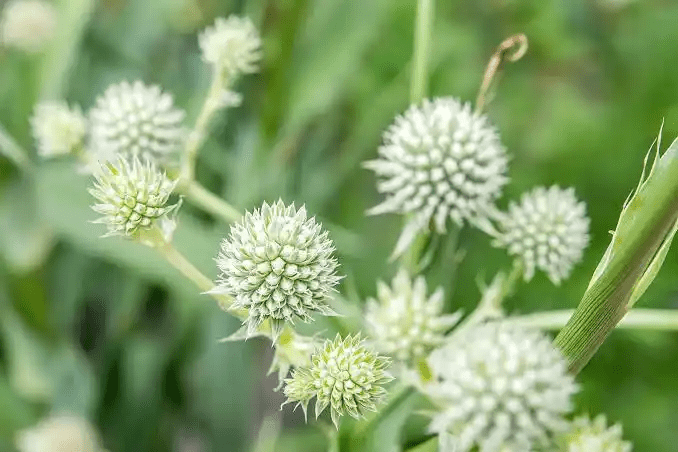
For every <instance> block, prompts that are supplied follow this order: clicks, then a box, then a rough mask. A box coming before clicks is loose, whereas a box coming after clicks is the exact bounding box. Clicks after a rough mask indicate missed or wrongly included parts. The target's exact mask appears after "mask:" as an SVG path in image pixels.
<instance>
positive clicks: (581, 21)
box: [0, 0, 678, 452]
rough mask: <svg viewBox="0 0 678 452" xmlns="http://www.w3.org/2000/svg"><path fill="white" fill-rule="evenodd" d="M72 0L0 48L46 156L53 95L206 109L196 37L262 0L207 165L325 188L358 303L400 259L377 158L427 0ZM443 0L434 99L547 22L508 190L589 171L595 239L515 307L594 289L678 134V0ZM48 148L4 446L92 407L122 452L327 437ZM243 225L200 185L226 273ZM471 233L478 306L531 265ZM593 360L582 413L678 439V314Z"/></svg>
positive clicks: (248, 178)
mask: <svg viewBox="0 0 678 452" xmlns="http://www.w3.org/2000/svg"><path fill="white" fill-rule="evenodd" d="M56 3H57V6H58V8H59V10H60V14H61V16H60V17H61V23H60V27H59V30H58V32H57V35H58V36H57V38H56V39H55V40H54V42H52V43H51V45H50V48H49V49H48V51H47V52H46V53H45V54H44V55H42V56H37V57H29V56H26V55H23V54H20V53H18V52H16V51H12V50H9V49H1V48H0V124H1V125H2V127H3V128H4V129H5V130H6V131H7V132H8V134H9V135H11V136H12V137H13V138H14V139H15V140H16V141H17V142H18V143H19V144H20V145H21V146H23V147H24V148H25V149H27V150H28V152H29V153H30V154H31V155H32V156H35V150H34V144H33V142H32V139H31V137H30V130H29V125H28V117H29V115H30V112H31V110H32V108H33V105H34V104H35V102H36V101H37V100H38V99H41V98H64V99H66V100H67V101H69V102H70V103H77V104H79V105H81V106H82V107H83V109H85V110H86V109H88V108H89V107H90V106H91V105H92V104H93V102H94V101H95V99H96V97H97V96H98V95H99V94H100V93H101V92H102V91H103V90H104V89H105V88H106V86H108V85H109V84H110V83H115V82H119V81H121V80H123V79H127V80H130V81H132V80H136V79H141V80H143V81H145V82H146V83H155V84H159V85H161V86H162V87H163V89H165V90H167V91H168V92H171V93H173V94H174V96H175V101H176V103H177V104H178V105H179V106H181V107H182V108H185V109H186V110H187V112H188V118H189V124H190V123H191V121H192V120H193V119H194V118H195V116H196V115H197V112H198V111H199V109H200V106H201V102H202V100H203V96H204V93H205V91H206V89H207V87H208V86H209V71H208V68H206V67H205V65H204V64H203V63H202V62H201V60H200V54H199V49H198V45H197V37H196V34H197V33H198V32H199V31H200V30H201V29H202V28H204V27H205V26H207V25H209V24H211V23H212V22H213V20H214V18H215V17H218V16H225V15H228V14H230V13H237V14H242V15H246V16H248V17H250V18H251V19H252V20H253V21H254V23H255V24H256V25H257V27H258V28H259V29H260V30H261V32H262V35H263V50H264V52H263V53H264V60H263V62H262V70H261V72H260V73H258V74H255V75H252V76H247V77H245V78H244V79H243V80H242V81H241V82H240V83H239V84H238V85H237V89H238V90H239V91H241V92H242V93H243V94H244V102H243V105H242V106H241V107H239V108H235V109H232V110H229V111H228V112H227V113H226V114H224V115H220V116H219V118H218V119H217V120H216V121H215V122H214V129H213V134H212V136H211V137H210V139H209V140H208V141H207V143H206V145H205V147H204V148H203V150H202V152H201V155H200V159H199V164H198V178H199V180H200V181H201V182H202V183H203V184H204V185H206V186H207V187H209V188H210V189H211V190H213V191H214V192H216V193H218V194H220V195H222V196H223V197H224V198H225V199H227V200H229V202H232V203H233V204H234V205H235V206H237V207H238V208H240V209H251V208H253V207H255V206H257V205H258V204H260V203H261V201H263V200H268V201H275V200H276V199H278V198H279V197H280V198H282V199H283V200H285V201H287V202H290V201H296V202H297V203H299V204H301V203H305V204H306V206H307V208H308V209H309V211H310V212H312V213H314V214H317V215H318V217H319V218H320V219H321V220H322V221H324V222H326V223H327V224H328V227H329V229H330V231H331V233H332V237H333V238H334V240H335V242H336V245H337V250H338V254H339V259H340V262H341V264H342V267H341V272H342V273H343V274H345V275H347V278H346V279H345V280H344V282H343V284H342V292H344V293H347V294H349V296H348V298H349V300H350V301H351V303H360V302H361V300H363V299H364V298H365V297H367V296H370V295H371V294H373V292H374V286H375V282H376V280H377V279H379V278H382V279H385V278H390V277H391V276H392V275H393V274H394V273H395V271H396V268H395V266H394V265H392V264H389V263H388V262H387V257H388V255H389V253H390V251H391V249H392V247H393V245H394V243H395V239H396V237H397V235H398V233H399V227H400V221H401V220H400V219H399V218H398V217H396V216H380V217H365V216H364V211H365V210H366V209H367V208H368V207H370V206H373V205H375V204H376V203H377V202H378V201H379V199H380V198H379V196H378V195H377V193H376V191H375V188H374V179H373V176H372V174H371V173H370V172H368V171H365V170H363V169H361V167H360V162H361V161H363V160H366V159H368V158H371V157H373V156H374V155H375V153H376V148H377V146H378V145H379V142H380V134H381V132H382V131H383V129H384V128H385V127H386V126H387V125H388V124H389V123H390V122H391V121H392V119H393V118H394V116H395V115H396V114H398V113H399V112H402V111H403V110H404V109H405V108H406V107H407V105H408V95H409V71H410V60H411V54H412V35H413V22H414V13H415V9H416V3H415V2H414V1H412V0H407V1H405V0H402V1H397V0H365V1H353V0H315V1H313V0H298V1H293V0H270V1H264V0H253V1H244V0H243V1H218V0H101V1H98V2H97V1H94V0H60V2H56ZM437 3H438V4H437V7H436V10H435V26H434V29H433V30H432V34H433V43H432V53H431V64H430V90H429V91H430V92H429V94H430V95H431V96H446V95H453V96H456V97H459V98H461V99H463V100H468V101H472V100H473V99H474V98H475V95H476V92H477V89H478V86H479V83H480V78H481V76H482V73H483V70H484V66H485V64H486V62H487V60H488V58H489V57H490V55H491V54H492V52H493V50H494V48H495V47H496V46H497V45H498V44H499V42H501V40H502V39H504V38H505V37H507V36H509V35H511V34H513V33H517V32H523V33H525V34H526V35H527V37H528V39H529V41H530V48H529V50H528V53H527V55H526V56H525V57H524V58H523V59H522V60H520V61H519V62H517V63H515V64H511V65H509V66H508V67H506V70H505V71H504V74H503V77H502V78H501V81H500V85H499V88H498V90H497V93H496V98H495V100H494V101H493V102H492V103H491V104H490V105H489V107H488V109H487V110H488V113H489V115H490V117H491V118H492V120H493V121H494V122H495V124H496V125H497V126H498V128H499V129H500V131H501V135H502V141H503V142H504V144H505V145H506V147H507V149H508V151H509V153H510V154H511V156H512V158H511V165H510V177H511V183H510V185H509V186H508V187H507V190H506V192H505V196H504V197H503V198H502V200H501V202H500V204H501V205H502V206H505V205H506V204H507V202H508V200H509V199H516V198H517V197H518V196H519V195H520V193H521V192H523V191H525V190H527V189H529V188H531V187H533V186H535V185H550V184H560V185H561V186H573V187H575V190H576V193H577V195H578V197H579V198H580V199H582V200H584V201H586V203H587V205H588V212H589V215H590V217H591V237H592V242H591V246H590V247H589V249H588V250H587V253H586V256H585V259H584V261H583V263H582V264H580V265H579V266H578V267H577V268H576V269H575V271H574V274H573V275H572V277H571V278H570V279H569V280H568V281H566V282H565V283H564V284H563V285H562V286H560V287H554V286H553V285H552V284H550V283H549V282H548V280H547V279H546V277H544V276H543V275H542V274H539V275H538V276H537V277H536V278H535V279H534V280H533V281H532V282H531V283H529V284H526V285H522V286H521V287H520V288H519V290H518V292H517V293H516V295H515V296H514V297H513V298H512V299H510V300H509V301H508V302H507V306H506V307H507V310H508V312H510V313H527V312H534V311H539V310H545V309H555V308H571V307H574V306H576V304H577V302H578V300H579V299H580V297H581V295H582V294H583V292H584V289H585V287H586V285H587V282H588V279H589V277H590V275H591V273H592V271H593V269H594V268H595V265H596V264H597V261H598V259H599V258H600V256H601V255H602V253H603V251H604V249H605V247H606V246H607V244H608V241H609V234H608V231H609V230H610V229H613V228H614V226H615V223H616V219H617V216H618V214H619V211H620V208H621V205H622V203H623V201H624V199H625V198H626V196H627V195H628V194H629V193H630V191H631V190H632V189H633V188H634V187H635V185H636V183H637V180H638V178H639V176H640V171H641V167H642V159H643V157H644V155H645V153H646V151H647V149H648V148H649V147H650V145H651V143H652V141H653V139H654V138H655V137H656V135H657V133H658V131H659V127H660V125H661V123H662V120H664V121H665V125H664V143H665V145H667V144H668V143H670V142H671V141H672V140H673V138H674V137H675V136H676V135H677V134H678V51H677V49H678V27H677V26H676V24H678V3H676V2H673V1H668V0H664V1H660V0H652V1H633V0H626V1H624V0H617V1H614V0H595V1H594V0H591V1H586V0H570V1H545V0H534V1H518V0H514V1H512V0H477V1H439V2H437ZM0 5H2V2H0ZM34 160H35V161H36V169H35V171H33V172H23V171H21V170H19V169H18V168H17V167H16V166H14V165H13V164H12V163H11V161H10V160H7V159H5V158H3V157H1V156H0V450H8V451H11V450H13V449H12V447H13V446H12V443H13V438H14V435H15V433H16V431H17V430H18V429H21V428H25V427H27V426H30V425H32V424H34V423H35V422H36V421H37V419H39V418H40V417H41V416H42V415H44V414H45V413H47V412H49V411H51V410H66V411H70V412H74V413H78V414H82V415H84V416H86V417H88V418H90V419H92V421H93V422H94V423H95V424H96V425H97V426H98V428H99V429H100V430H101V432H102V435H103V438H104V442H105V445H106V447H107V448H108V449H109V450H110V451H111V452H118V451H120V452H124V451H130V452H133V451H134V452H141V451H189V450H190V451H219V452H220V451H244V450H252V448H253V447H254V444H255V442H256V438H257V436H258V435H259V431H260V428H261V425H262V421H263V419H266V418H268V417H269V416H282V422H283V426H284V428H283V430H282V432H281V433H280V437H279V439H278V441H277V443H276V444H275V446H273V445H272V444H270V443H269V444H266V442H265V441H264V442H263V443H261V444H260V445H261V446H262V448H261V449H259V450H261V451H264V450H276V451H281V452H282V451H294V452H304V451H309V452H316V451H319V450H324V447H325V446H324V443H323V438H322V432H321V430H320V429H318V428H317V427H315V426H314V425H313V423H311V424H309V425H308V426H305V425H304V424H303V416H302V414H301V413H300V412H299V411H297V412H292V410H291V409H290V408H289V407H287V408H286V409H285V410H284V411H283V412H282V413H280V412H279V411H278V407H279V404H280V402H281V401H282V397H281V395H280V394H279V393H275V392H273V391H272V389H273V387H274V386H275V384H276V380H275V377H274V376H271V377H266V370H267V369H268V366H269V363H270V359H271V349H270V344H269V343H267V342H265V341H261V340H256V339H255V340H250V341H248V342H246V343H228V344H220V343H217V339H219V338H222V337H224V336H227V335H229V334H230V333H232V332H233V331H235V330H236V329H237V327H238V324H237V321H235V320H233V319H232V318H229V317H228V316H227V315H226V314H224V313H222V312H221V311H220V310H219V309H218V308H217V307H216V306H214V303H213V302H212V301H211V299H209V298H208V297H207V296H204V295H199V294H198V293H197V290H196V289H195V288H194V287H193V286H191V284H190V283H188V282H186V281H184V280H183V279H182V278H181V277H180V275H179V274H178V273H177V272H176V271H175V270H174V269H172V268H170V267H169V266H168V265H166V264H165V263H164V262H163V261H162V260H161V259H160V258H158V257H157V256H156V255H154V254H153V252H152V251H151V250H148V249H144V248H143V247H141V246H138V245H135V244H133V243H130V242H125V241H124V240H122V239H118V238H108V239H100V238H99V235H101V234H103V232H104V231H103V230H102V227H101V226H100V225H92V224H89V223H88V221H89V220H93V219H95V218H96V214H94V212H92V211H91V210H90V209H89V208H88V205H89V204H90V203H91V199H90V197H89V195H88V194H87V193H86V191H85V188H86V187H87V184H88V178H87V177H86V176H84V175H76V174H75V170H74V163H73V162H71V161H68V160H65V161H64V160H59V161H49V162H38V160H37V159H34ZM226 233H227V227H226V226H224V225H222V224H220V223H218V222H215V221H213V220H212V219H211V218H209V217H208V216H206V215H204V214H202V213H200V212H198V211H196V210H195V209H193V208H191V207H190V206H189V205H188V204H187V203H185V204H184V207H183V208H182V212H181V215H180V226H179V231H178V233H177V237H176V245H177V247H178V248H179V249H180V250H182V251H183V252H184V253H185V254H186V255H187V256H188V257H189V259H190V260H191V261H193V262H194V263H195V264H196V265H197V266H198V267H199V268H200V269H201V270H202V271H203V272H204V273H205V274H207V275H208V276H209V277H214V276H216V267H215V265H214V261H213V259H214V257H215V256H216V253H217V249H218V243H219V240H220V238H221V237H223V236H225V234H226ZM460 247H461V248H462V249H464V250H466V255H465V256H466V257H465V259H464V261H463V262H462V263H461V265H460V267H459V270H458V272H457V274H456V275H455V276H454V277H453V276H452V275H451V271H450V268H451V263H452V261H453V260H454V256H453V255H452V254H451V253H450V252H446V253H444V255H443V256H442V258H441V259H440V260H439V261H438V262H437V263H436V265H435V266H434V268H432V269H431V271H430V272H429V275H428V280H429V284H430V285H431V286H436V285H443V286H444V287H445V288H446V296H447V303H448V307H447V309H448V310H456V309H459V308H463V309H465V311H466V312H469V310H470V309H471V308H472V307H473V306H474V304H475V303H476V301H477V300H478V298H479V295H480V292H479V289H478V282H479V281H481V282H488V281H489V280H490V278H491V277H492V276H493V274H494V273H495V272H496V271H497V270H499V269H502V268H505V267H507V266H508V265H509V264H510V262H509V260H508V259H507V258H506V257H505V256H504V254H503V253H502V252H501V251H499V250H495V249H492V248H491V246H490V245H489V243H488V239H487V237H486V236H484V235H483V234H482V233H480V232H477V231H473V230H464V231H463V232H462V234H461V237H460ZM448 251H449V250H448ZM676 274H678V260H677V259H676V253H675V251H674V252H671V253H669V256H668V258H667V260H666V263H665V265H664V268H663V269H662V271H661V272H660V274H659V276H658V277H657V279H656V280H655V282H654V283H653V285H652V287H651V288H650V289H649V290H648V292H647V293H646V294H645V295H644V297H643V298H642V299H641V300H640V302H639V304H638V306H640V307H662V308H677V307H678V281H677V279H676ZM318 327H319V328H326V334H327V335H331V334H332V326H331V325H325V324H322V323H320V324H319V326H318ZM579 381H580V383H581V388H582V390H581V392H580V394H578V395H577V397H576V402H577V407H578V411H580V412H584V413H585V412H590V413H593V414H596V413H599V412H604V413H606V414H607V415H608V417H609V419H610V420H612V421H614V422H617V421H619V422H621V423H623V425H624V431H625V437H626V438H628V439H629V440H631V441H633V443H634V445H635V449H634V450H636V451H651V452H669V451H675V450H676V444H678V428H677V426H678V334H674V333H669V332H662V333H657V332H645V331H619V332H614V333H613V334H612V336H611V337H610V339H609V340H608V341H607V342H606V343H605V344H604V345H603V346H602V347H601V349H600V351H599V352H598V353H597V355H596V356H595V357H594V359H593V360H592V361H591V363H590V364H589V365H588V366H587V367H586V368H585V369H584V371H583V372H582V373H581V374H580V376H579ZM412 419H413V421H412V423H413V424H418V425H419V424H421V420H420V419H417V418H412ZM419 426H420V425H419ZM390 430H392V432H391V436H393V435H397V429H396V428H392V429H390ZM393 431H396V433H393ZM380 434H381V433H380ZM384 434H385V435H387V436H388V432H387V433H384ZM261 436H266V435H261ZM413 436H416V434H413ZM387 442H388V441H386V440H384V443H387ZM344 446H347V445H346V444H344ZM191 447H195V448H193V449H192V448H191ZM375 447H376V446H375ZM271 448H273V449H271ZM374 450H377V449H376V448H375V449H374Z"/></svg>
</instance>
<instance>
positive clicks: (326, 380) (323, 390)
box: [284, 334, 393, 428]
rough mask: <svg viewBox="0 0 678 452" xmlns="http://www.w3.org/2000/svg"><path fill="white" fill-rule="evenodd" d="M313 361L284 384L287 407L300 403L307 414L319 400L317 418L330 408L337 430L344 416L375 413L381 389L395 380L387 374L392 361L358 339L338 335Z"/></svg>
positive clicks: (361, 415)
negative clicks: (346, 414) (309, 408)
mask: <svg viewBox="0 0 678 452" xmlns="http://www.w3.org/2000/svg"><path fill="white" fill-rule="evenodd" d="M311 361H312V364H311V366H310V368H296V369H294V370H293V371H292V377H291V378H288V379H286V380H285V389H284V392H285V396H286V397H287V401H286V402H285V403H290V402H297V405H301V407H302V408H303V410H304V413H306V408H307V406H308V402H309V401H310V400H311V399H312V398H313V397H316V403H315V415H316V417H318V416H319V415H320V413H322V412H323V411H324V410H325V408H327V407H328V406H329V407H330V412H331V417H332V422H333V423H334V425H335V426H336V427H337V428H338V427H339V417H340V416H343V415H344V414H345V413H348V414H349V415H350V416H352V417H354V418H356V419H359V418H361V417H364V415H365V413H366V412H367V411H376V406H377V403H379V402H380V401H381V399H383V397H384V396H385V395H386V390H385V389H384V388H383V387H382V385H383V384H385V383H388V382H389V381H391V380H392V379H393V378H392V377H391V376H390V375H389V374H388V373H387V372H386V371H385V369H386V368H387V367H388V366H389V364H390V360H389V358H387V357H384V356H380V355H378V354H376V353H374V352H372V351H371V350H369V349H368V348H366V347H365V345H364V343H363V340H362V339H361V338H360V336H359V335H357V336H346V338H344V339H342V338H341V337H340V336H339V335H338V334H337V336H336V338H335V339H334V340H333V341H331V340H327V341H325V344H324V346H323V348H322V349H320V350H318V351H316V352H315V353H314V354H313V356H312V357H311Z"/></svg>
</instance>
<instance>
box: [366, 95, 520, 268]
mask: <svg viewBox="0 0 678 452" xmlns="http://www.w3.org/2000/svg"><path fill="white" fill-rule="evenodd" d="M378 154H379V157H378V158H377V159H376V160H372V161H368V162H365V163H364V166H365V167H366V168H368V169H371V170H373V171H374V172H375V174H376V176H377V179H378V182H377V190H378V191H379V192H381V193H384V194H385V195H386V199H385V200H384V201H383V202H382V203H381V204H379V205H377V206H376V207H373V208H372V209H370V210H369V211H368V213H369V214H372V215H376V214H382V213H399V214H404V215H407V216H408V218H409V220H408V222H407V224H406V225H405V227H404V228H403V231H402V234H401V236H400V238H399V239H398V243H397V244H396V247H395V251H394V255H395V256H397V255H400V254H402V253H403V252H404V251H405V249H407V247H408V245H409V244H410V243H411V242H412V240H414V237H415V236H416V235H417V233H418V232H420V231H423V230H427V229H428V228H429V225H431V226H433V228H434V230H435V231H436V232H438V233H444V232H445V230H446V224H447V222H448V219H451V220H452V221H453V222H454V223H455V224H457V225H458V226H461V225H463V224H464V222H466V221H475V220H477V219H484V218H486V217H487V216H488V215H489V212H491V211H492V208H493V206H494V202H495V200H496V199H497V198H498V197H499V196H500V195H501V192H502V189H503V187H504V185H505V184H506V183H507V182H508V178H507V177H506V172H507V168H508V158H507V156H506V151H505V149H504V147H503V146H502V144H501V142H500V140H499V135H498V133H497V130H496V129H495V128H494V127H493V126H492V125H490V122H489V119H488V118H487V116H485V115H482V114H479V113H476V112H474V111H473V110H472V108H471V105H470V104H463V103H461V102H460V101H459V100H457V99H455V98H452V97H444V98H438V99H434V100H431V101H429V100H425V101H424V102H423V103H422V104H421V105H413V106H411V107H410V108H409V109H408V110H407V111H406V112H405V113H404V114H403V115H402V116H398V117H397V118H396V120H395V122H394V123H393V124H392V125H391V126H390V127H389V128H388V130H387V131H386V132H385V133H384V137H383V144H382V145H381V146H380V147H379V150H378Z"/></svg>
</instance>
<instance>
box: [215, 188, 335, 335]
mask: <svg viewBox="0 0 678 452" xmlns="http://www.w3.org/2000/svg"><path fill="white" fill-rule="evenodd" d="M333 254H334V245H333V244H332V240H330V238H329V236H328V234H327V232H326V231H323V230H322V227H321V225H320V224H318V223H316V221H315V218H313V217H310V218H309V217H307V215H306V208H305V207H301V208H299V209H297V208H295V207H294V204H292V205H289V206H285V204H284V203H283V202H282V201H278V202H276V203H274V204H272V205H269V204H267V203H264V204H263V206H262V207H261V209H256V210H254V212H252V213H250V212H247V213H246V214H245V216H244V217H243V219H242V220H241V221H240V222H239V223H236V224H233V225H232V226H231V232H230V235H229V237H228V238H227V239H225V240H224V241H223V242H222V244H221V251H220V253H219V256H218V257H217V265H218V267H219V270H220V271H221V274H220V276H219V279H218V280H217V284H216V288H215V289H214V291H213V292H214V293H221V294H226V295H230V296H232V297H233V298H234V303H233V308H234V309H247V311H248V317H247V320H246V321H245V324H246V326H247V332H248V333H247V334H248V335H250V336H251V335H253V334H254V333H255V332H256V331H257V328H258V327H259V325H261V323H262V322H264V321H268V322H269V325H270V328H271V333H272V336H273V339H274V340H275V339H276V338H277V337H278V335H279V334H280V332H281V331H282V328H283V326H284V324H285V322H291V323H292V322H294V320H295V319H301V320H303V321H305V322H308V321H310V320H312V319H311V314H312V313H313V312H320V313H322V314H324V315H333V314H334V311H332V309H330V307H329V306H328V304H327V298H328V296H329V294H330V293H331V292H332V291H333V290H334V286H335V285H336V284H337V283H338V282H339V280H340V279H341V278H340V277H339V276H337V275H336V269H337V266H338V263H337V260H336V259H335V258H334V256H333Z"/></svg>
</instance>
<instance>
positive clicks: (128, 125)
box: [89, 80, 185, 165]
mask: <svg viewBox="0 0 678 452" xmlns="http://www.w3.org/2000/svg"><path fill="white" fill-rule="evenodd" d="M184 116H185V113H184V111H183V110H181V109H179V108H176V107H175V106H174V100H173V99H172V95H171V94H168V93H163V92H162V91H161V90H160V87H158V86H155V85H153V86H146V85H144V84H143V83H142V82H141V81H138V80H137V81H135V82H134V83H129V82H126V81H124V82H121V83H118V84H114V85H111V86H109V87H108V88H107V89H106V91H105V92H104V94H103V95H102V96H100V97H99V98H98V99H97V101H96V105H95V106H94V107H92V109H91V110H90V112H89V119H90V126H91V142H90V146H89V147H90V149H89V150H90V152H92V153H93V154H94V156H95V157H96V158H97V159H98V160H115V159H116V156H118V155H122V156H123V157H125V158H130V157H139V158H141V159H144V160H152V161H154V162H156V163H159V164H169V165H171V164H175V163H176V162H177V161H178V158H179V151H180V150H181V146H182V145H183V143H184V139H185V129H184V127H183V120H184Z"/></svg>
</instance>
